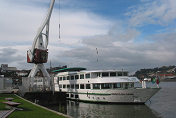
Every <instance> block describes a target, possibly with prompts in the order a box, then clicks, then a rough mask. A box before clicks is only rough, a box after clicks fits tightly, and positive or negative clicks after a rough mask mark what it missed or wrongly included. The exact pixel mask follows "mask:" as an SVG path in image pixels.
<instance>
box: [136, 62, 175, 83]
mask: <svg viewBox="0 0 176 118" xmlns="http://www.w3.org/2000/svg"><path fill="white" fill-rule="evenodd" d="M134 76H136V77H138V78H139V79H144V78H154V77H156V76H157V77H159V78H160V79H161V80H165V79H176V66H175V65H173V66H162V67H156V68H149V69H140V70H138V71H136V72H135V74H134Z"/></svg>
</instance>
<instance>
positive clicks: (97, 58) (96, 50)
mask: <svg viewBox="0 0 176 118" xmlns="http://www.w3.org/2000/svg"><path fill="white" fill-rule="evenodd" d="M96 52H97V62H98V49H97V48H96Z"/></svg>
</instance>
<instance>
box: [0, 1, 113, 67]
mask: <svg viewBox="0 0 176 118" xmlns="http://www.w3.org/2000/svg"><path fill="white" fill-rule="evenodd" d="M36 2H38V3H40V2H43V1H40V0H38V1H30V2H29V1H27V0H25V1H21V0H17V1H15V2H12V1H9V0H6V1H5V0H3V1H1V3H0V26H1V27H0V35H1V44H0V48H4V47H6V48H7V47H11V49H14V51H16V53H14V56H15V57H18V56H17V54H19V55H20V56H21V57H20V58H14V60H12V59H11V60H10V61H8V63H9V64H13V65H16V66H17V67H19V68H28V67H31V66H28V65H29V64H27V63H26V51H27V50H28V49H29V48H31V47H32V42H33V39H34V37H35V35H36V33H37V30H38V28H39V26H40V25H41V24H42V22H43V20H44V17H45V15H46V12H47V9H48V6H42V7H38V6H39V5H37V4H35V3H36ZM67 2H68V1H67ZM29 3H31V4H29ZM48 3H49V2H48ZM48 3H46V2H44V4H48ZM32 4H35V5H32ZM58 15H59V11H58V9H57V6H55V9H54V10H53V14H52V17H51V20H50V40H49V47H48V48H49V60H52V62H53V63H55V64H56V63H58V64H64V63H65V62H63V63H62V62H59V60H63V59H62V58H59V59H57V58H56V54H58V53H61V52H63V51H65V50H70V49H72V48H75V47H80V46H82V43H81V39H83V38H84V37H87V36H94V35H100V34H105V33H106V32H107V27H109V26H110V25H111V22H110V21H108V20H106V19H104V18H102V17H100V16H98V15H96V14H94V13H91V12H88V11H84V10H80V9H79V10H75V9H74V10H73V9H72V8H69V9H63V10H62V11H61V16H60V17H61V19H60V20H61V21H60V23H61V40H60V39H58V37H59V36H58V34H59V28H58V26H59V16H58ZM8 53H9V52H7V55H8ZM5 58H8V57H7V56H6V57H4V59H2V60H1V61H0V63H6V61H4V60H5ZM16 59H19V63H18V61H17V60H16ZM16 62H17V63H16ZM15 63H16V64H15ZM58 64H56V65H58Z"/></svg>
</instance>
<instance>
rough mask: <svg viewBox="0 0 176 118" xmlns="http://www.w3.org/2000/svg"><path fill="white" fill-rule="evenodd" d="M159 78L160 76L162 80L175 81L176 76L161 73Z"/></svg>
mask: <svg viewBox="0 0 176 118" xmlns="http://www.w3.org/2000/svg"><path fill="white" fill-rule="evenodd" d="M157 76H159V78H160V79H174V78H176V75H175V74H173V73H159V74H158V75H157Z"/></svg>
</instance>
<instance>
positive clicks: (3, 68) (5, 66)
mask: <svg viewBox="0 0 176 118" xmlns="http://www.w3.org/2000/svg"><path fill="white" fill-rule="evenodd" d="M16 70H17V68H16V67H8V64H1V72H9V71H16Z"/></svg>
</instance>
